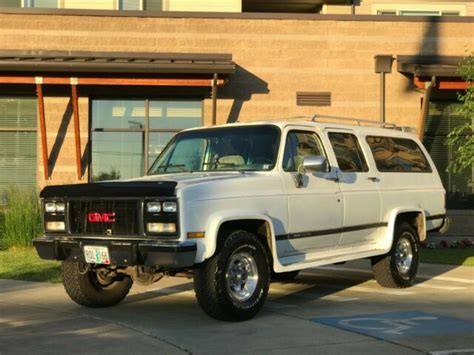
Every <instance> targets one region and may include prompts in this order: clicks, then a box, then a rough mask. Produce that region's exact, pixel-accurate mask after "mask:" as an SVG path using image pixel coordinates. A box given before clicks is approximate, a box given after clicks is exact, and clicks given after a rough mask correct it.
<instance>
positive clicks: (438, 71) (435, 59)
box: [397, 55, 463, 78]
mask: <svg viewBox="0 0 474 355" xmlns="http://www.w3.org/2000/svg"><path fill="white" fill-rule="evenodd" d="M462 60H463V57H460V56H423V55H413V56H412V55H399V56H397V70H398V71H399V72H400V73H405V74H413V75H414V76H416V77H418V78H420V77H432V76H437V77H460V76H461V75H460V74H459V72H458V67H459V64H460V63H461V62H462Z"/></svg>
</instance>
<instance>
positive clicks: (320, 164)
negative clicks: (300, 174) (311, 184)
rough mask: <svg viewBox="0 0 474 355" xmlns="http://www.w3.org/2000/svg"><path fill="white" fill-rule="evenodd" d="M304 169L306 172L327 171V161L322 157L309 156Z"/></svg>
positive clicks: (305, 159) (304, 160)
mask: <svg viewBox="0 0 474 355" xmlns="http://www.w3.org/2000/svg"><path fill="white" fill-rule="evenodd" d="M303 168H304V169H305V170H306V171H311V172H312V171H327V161H326V158H325V157H323V156H322V155H308V156H305V157H304V159H303Z"/></svg>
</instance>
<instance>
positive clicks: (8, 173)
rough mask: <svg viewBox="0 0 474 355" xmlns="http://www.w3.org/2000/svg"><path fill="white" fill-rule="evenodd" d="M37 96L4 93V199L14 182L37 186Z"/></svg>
mask: <svg viewBox="0 0 474 355" xmlns="http://www.w3.org/2000/svg"><path fill="white" fill-rule="evenodd" d="M36 116H37V111H36V97H29V96H0V197H1V198H2V199H1V200H0V204H1V201H2V200H3V196H4V193H5V191H6V190H7V189H8V188H9V187H11V186H17V187H22V188H23V187H26V188H32V189H34V188H36Z"/></svg>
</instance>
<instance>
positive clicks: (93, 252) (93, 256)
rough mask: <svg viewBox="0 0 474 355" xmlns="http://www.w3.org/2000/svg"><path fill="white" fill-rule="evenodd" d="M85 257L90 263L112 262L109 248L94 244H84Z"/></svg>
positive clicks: (107, 263)
mask: <svg viewBox="0 0 474 355" xmlns="http://www.w3.org/2000/svg"><path fill="white" fill-rule="evenodd" d="M84 258H85V259H86V263H89V264H106V265H109V264H110V257H109V249H107V247H98V246H94V245H85V246H84Z"/></svg>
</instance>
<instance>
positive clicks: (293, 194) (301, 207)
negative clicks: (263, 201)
mask: <svg viewBox="0 0 474 355" xmlns="http://www.w3.org/2000/svg"><path fill="white" fill-rule="evenodd" d="M327 151H328V150H327V149H325V148H324V145H323V141H322V140H321V137H320V135H319V134H318V133H316V132H315V131H309V130H289V131H288V133H287V136H286V140H285V151H284V157H283V173H282V174H283V181H284V187H285V190H286V194H287V198H288V215H289V234H288V235H287V236H286V238H285V239H284V240H283V241H281V242H282V243H280V245H281V247H282V248H281V250H282V254H281V256H291V255H298V254H308V253H312V252H315V251H321V250H324V249H330V248H334V247H337V245H338V243H339V238H340V236H341V228H342V223H343V201H342V197H341V192H340V190H339V184H338V182H337V179H336V177H337V175H336V174H337V173H336V171H335V169H333V168H331V164H330V161H331V160H330V159H328V155H327V154H326V152H327ZM309 155H320V156H324V157H325V158H326V160H327V164H326V168H325V171H318V172H304V168H303V159H304V157H305V156H309ZM297 179H301V181H300V182H301V184H298V183H297V182H296V181H297ZM298 185H300V186H298ZM280 245H279V249H280Z"/></svg>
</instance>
